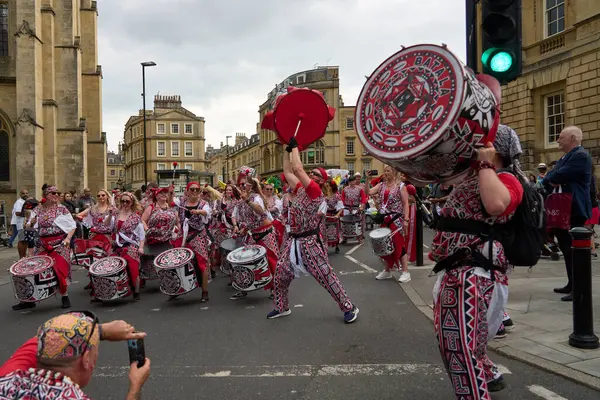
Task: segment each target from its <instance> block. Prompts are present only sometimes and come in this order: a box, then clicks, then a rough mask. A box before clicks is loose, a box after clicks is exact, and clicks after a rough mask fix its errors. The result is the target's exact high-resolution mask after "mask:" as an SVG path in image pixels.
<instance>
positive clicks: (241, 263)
mask: <svg viewBox="0 0 600 400" xmlns="http://www.w3.org/2000/svg"><path fill="white" fill-rule="evenodd" d="M246 247H256V248H257V249H259V250H260V254H258V255H256V256H255V257H253V258H249V259H247V260H244V261H237V260H235V261H233V260H232V259H231V258H230V257H231V256H232V255H233V254H234V253H235V252H236V251H238V250H240V249H244V248H246ZM266 256H267V250H266V249H265V248H264V247H262V246H260V245H257V244H248V245H246V246H244V247H240V248H238V249H235V250H233V251H232V252H230V253H229V254H227V257H226V258H227V261H228V262H229V263H230V264H231V265H232V266H234V265H248V264H251V263H253V262H254V261H256V260H259V259H261V258H264V257H266Z"/></svg>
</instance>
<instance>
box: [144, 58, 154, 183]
mask: <svg viewBox="0 0 600 400" xmlns="http://www.w3.org/2000/svg"><path fill="white" fill-rule="evenodd" d="M154 66H156V63H155V62H154V61H146V62H143V63H142V99H143V100H142V102H143V109H144V111H143V117H144V128H143V129H144V185H146V186H147V185H148V166H147V165H146V163H147V162H148V159H147V155H146V147H147V146H148V144H147V143H146V67H154Z"/></svg>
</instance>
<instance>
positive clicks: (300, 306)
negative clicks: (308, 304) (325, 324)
mask: <svg viewBox="0 0 600 400" xmlns="http://www.w3.org/2000/svg"><path fill="white" fill-rule="evenodd" d="M302 307H304V305H302V304H296V305H295V306H294V308H302Z"/></svg>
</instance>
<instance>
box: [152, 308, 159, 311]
mask: <svg viewBox="0 0 600 400" xmlns="http://www.w3.org/2000/svg"><path fill="white" fill-rule="evenodd" d="M150 311H160V308H153V309H152V310H150Z"/></svg>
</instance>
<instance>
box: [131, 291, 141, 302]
mask: <svg viewBox="0 0 600 400" xmlns="http://www.w3.org/2000/svg"><path fill="white" fill-rule="evenodd" d="M133 301H140V294H139V293H134V294H133Z"/></svg>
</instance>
